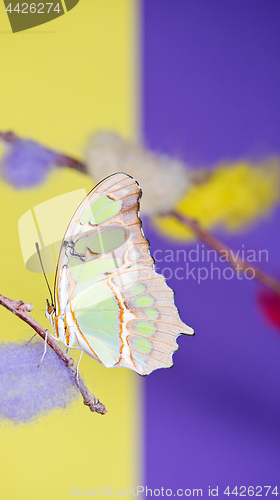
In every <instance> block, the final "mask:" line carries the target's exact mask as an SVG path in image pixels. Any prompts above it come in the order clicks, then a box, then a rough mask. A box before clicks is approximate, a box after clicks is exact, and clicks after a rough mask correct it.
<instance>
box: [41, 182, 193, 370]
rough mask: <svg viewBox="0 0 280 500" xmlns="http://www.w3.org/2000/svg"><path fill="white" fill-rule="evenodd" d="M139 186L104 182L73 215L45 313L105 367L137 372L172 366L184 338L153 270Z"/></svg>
mask: <svg viewBox="0 0 280 500" xmlns="http://www.w3.org/2000/svg"><path fill="white" fill-rule="evenodd" d="M141 195H142V192H141V189H140V187H139V185H138V183H137V182H136V181H135V180H134V179H133V178H132V177H130V176H129V175H127V174H124V173H116V174H113V175H111V176H109V177H107V178H106V179H104V180H103V181H101V182H100V183H99V184H98V185H97V186H96V187H95V188H94V189H92V191H91V192H90V193H89V194H88V195H87V196H86V198H85V199H84V201H83V202H82V203H81V205H80V206H79V207H78V209H77V210H76V212H75V214H74V216H73V217H72V220H71V221H70V224H69V226H68V228H67V231H66V234H65V236H64V239H63V241H62V245H61V250H60V255H59V259H58V265H57V270H56V277H55V305H52V304H50V303H49V302H48V301H47V307H46V316H47V318H48V319H49V321H50V323H51V326H52V329H53V332H54V336H55V338H56V339H57V340H59V341H60V342H63V343H64V345H65V346H66V347H69V348H71V347H74V346H77V347H78V348H79V349H80V350H82V351H84V352H85V353H87V354H88V355H89V356H91V357H92V358H94V359H95V360H97V361H99V363H101V364H102V365H103V366H105V367H107V368H111V367H117V366H119V367H126V368H130V369H132V370H134V371H135V372H137V373H139V374H140V375H148V374H149V373H151V372H152V371H154V370H156V369H157V368H167V367H170V366H172V365H173V361H172V355H173V353H174V352H175V351H176V350H177V349H178V344H177V342H176V338H177V337H178V336H179V335H180V334H186V335H193V334H194V331H193V329H192V328H190V327H189V326H187V325H185V324H184V323H183V322H182V321H181V320H180V318H179V314H178V310H177V308H176V307H175V305H174V293H173V290H172V289H171V288H169V286H168V285H167V284H166V281H165V278H164V276H162V275H161V274H158V273H156V272H155V269H154V261H153V259H152V257H151V255H150V252H149V243H148V241H147V240H146V238H145V236H144V234H143V231H142V223H141V220H140V218H139V199H140V197H141Z"/></svg>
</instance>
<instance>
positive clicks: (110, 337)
mask: <svg viewBox="0 0 280 500" xmlns="http://www.w3.org/2000/svg"><path fill="white" fill-rule="evenodd" d="M92 288H97V294H98V297H99V299H100V298H101V297H104V296H106V294H107V295H108V293H109V291H108V290H105V289H104V287H100V285H98V286H97V287H92ZM99 288H100V290H98V289H99ZM107 288H108V289H109V287H107ZM109 290H110V289H109ZM91 292H92V291H91ZM86 295H87V294H84V297H83V299H84V300H81V299H80V300H78V301H76V303H75V301H73V304H72V307H73V311H74V314H75V318H76V321H77V323H78V325H79V328H80V330H81V332H82V334H83V335H84V337H85V338H86V340H87V342H88V343H89V345H90V346H91V347H92V349H93V350H94V352H95V353H96V354H97V356H98V357H99V359H100V360H101V362H102V363H103V364H104V365H105V366H107V367H111V366H113V365H114V364H116V363H117V362H118V360H119V358H120V349H121V341H120V338H119V332H120V319H119V306H118V302H117V300H116V298H115V296H114V294H113V293H112V292H111V296H109V297H108V298H106V299H105V300H101V301H100V300H99V299H98V297H97V298H96V297H95V303H91V304H89V300H88V299H89V298H88V297H87V296H86Z"/></svg>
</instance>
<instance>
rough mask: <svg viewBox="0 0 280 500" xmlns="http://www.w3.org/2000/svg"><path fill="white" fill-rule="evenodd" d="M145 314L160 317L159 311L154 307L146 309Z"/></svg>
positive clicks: (151, 317)
mask: <svg viewBox="0 0 280 500" xmlns="http://www.w3.org/2000/svg"><path fill="white" fill-rule="evenodd" d="M145 314H146V316H147V317H148V318H149V319H158V317H159V312H158V311H157V310H156V309H154V308H151V309H145Z"/></svg>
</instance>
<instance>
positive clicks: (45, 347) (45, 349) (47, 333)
mask: <svg viewBox="0 0 280 500" xmlns="http://www.w3.org/2000/svg"><path fill="white" fill-rule="evenodd" d="M49 333H50V332H49V330H46V335H45V345H44V352H43V356H42V357H41V361H40V363H39V364H38V368H39V366H40V364H41V363H42V361H43V359H44V357H45V354H46V352H47V340H48V335H49Z"/></svg>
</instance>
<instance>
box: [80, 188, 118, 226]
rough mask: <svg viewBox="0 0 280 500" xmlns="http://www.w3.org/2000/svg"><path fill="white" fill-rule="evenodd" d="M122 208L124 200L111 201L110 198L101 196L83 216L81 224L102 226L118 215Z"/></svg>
mask: <svg viewBox="0 0 280 500" xmlns="http://www.w3.org/2000/svg"><path fill="white" fill-rule="evenodd" d="M121 207H122V200H116V201H114V200H111V199H110V198H108V196H104V195H103V196H100V197H99V198H98V199H97V200H96V201H94V202H93V203H92V205H91V206H90V207H89V208H88V209H87V210H86V211H85V213H84V214H83V215H82V217H81V219H80V222H81V224H85V223H86V222H90V223H91V224H100V223H101V222H104V221H106V220H108V219H111V218H112V217H114V216H115V215H117V214H118V213H119V212H120V210H121Z"/></svg>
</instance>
